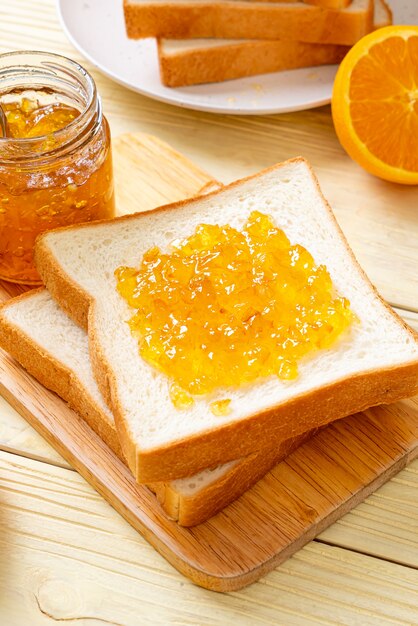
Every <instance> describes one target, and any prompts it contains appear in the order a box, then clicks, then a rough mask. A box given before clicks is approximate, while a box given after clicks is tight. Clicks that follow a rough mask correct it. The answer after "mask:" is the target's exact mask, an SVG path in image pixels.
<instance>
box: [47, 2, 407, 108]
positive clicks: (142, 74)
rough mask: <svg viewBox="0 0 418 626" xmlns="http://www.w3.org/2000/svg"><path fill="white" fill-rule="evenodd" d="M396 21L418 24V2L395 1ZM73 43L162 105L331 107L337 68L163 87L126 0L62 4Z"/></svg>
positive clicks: (151, 49)
mask: <svg viewBox="0 0 418 626" xmlns="http://www.w3.org/2000/svg"><path fill="white" fill-rule="evenodd" d="M389 3H390V5H391V7H392V9H393V11H394V22H395V23H398V24H418V0H389ZM58 11H59V14H60V17H61V22H62V26H63V28H64V30H65V32H66V34H67V36H68V37H69V39H70V41H71V42H72V43H73V44H74V45H75V47H76V48H78V49H79V50H80V52H81V53H82V54H83V55H84V56H85V57H86V58H87V59H89V60H90V61H91V62H92V63H93V64H94V65H95V66H96V67H98V69H99V70H101V71H102V72H103V73H104V74H106V75H107V76H109V77H110V78H112V79H113V80H115V81H116V82H118V83H121V84H122V85H125V86H126V87H129V89H133V90H134V91H138V92H139V93H142V94H145V95H146V96H149V97H151V98H155V99H156V100H162V101H163V102H169V103H171V104H175V105H177V106H181V107H186V108H190V109H198V110H201V111H210V112H212V113H233V114H236V115H244V114H245V115H260V114H264V113H286V112H289V111H299V110H301V109H309V108H312V107H316V106H321V105H322V104H327V103H328V102H329V101H330V99H331V92H332V84H333V81H334V76H335V72H336V70H337V66H325V67H318V68H306V69H299V70H292V71H289V72H277V73H275V74H265V75H262V76H255V77H250V78H240V79H238V80H231V81H226V82H223V83H214V84H210V85H197V86H194V87H177V88H175V89H170V88H168V87H164V85H162V84H161V82H160V77H159V71H158V61H157V50H156V44H155V41H154V40H153V39H142V40H139V41H130V40H129V39H128V38H127V37H126V34H125V25H124V20H123V12H122V0H58Z"/></svg>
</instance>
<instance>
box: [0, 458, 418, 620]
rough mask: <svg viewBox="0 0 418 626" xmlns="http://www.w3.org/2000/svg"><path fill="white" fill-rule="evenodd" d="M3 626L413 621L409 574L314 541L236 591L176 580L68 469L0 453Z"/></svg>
mask: <svg viewBox="0 0 418 626" xmlns="http://www.w3.org/2000/svg"><path fill="white" fill-rule="evenodd" d="M0 503H1V506H0V523H1V527H2V533H1V536H0V563H1V565H0V598H1V604H0V606H1V618H2V620H1V621H2V624H4V625H5V626H50V624H52V623H58V622H59V623H63V624H70V625H73V624H74V625H76V624H79V625H80V626H105V625H107V624H111V625H113V626H138V625H139V624H141V625H142V624H144V625H145V624H152V625H153V626H154V625H161V626H167V625H172V626H180V625H181V626H192V625H199V626H229V625H230V624H235V623H236V624H239V625H240V626H310V625H316V626H317V625H318V624H321V625H324V626H325V625H326V626H344V625H346V626H354V625H355V624H356V625H361V626H389V625H391V626H392V625H398V626H401V625H403V626H405V625H407V624H408V625H411V626H412V625H416V624H418V617H417V616H418V595H417V593H416V590H417V588H418V572H417V571H416V570H412V569H409V568H406V567H401V566H399V565H396V564H391V563H385V562H382V561H379V560H378V559H374V558H371V557H368V556H364V555H361V554H356V553H353V552H349V551H347V550H343V549H340V548H333V547H330V546H327V545H321V544H317V543H311V544H310V545H309V546H307V547H305V548H303V549H302V550H300V551H299V552H298V553H297V555H295V556H294V557H292V558H291V559H289V560H288V561H287V562H286V563H285V564H283V565H282V566H281V567H280V568H279V569H277V570H276V571H274V572H271V573H270V574H268V575H267V576H266V577H265V578H263V580H261V581H260V582H258V583H255V584H254V585H251V586H250V587H248V588H247V589H245V590H242V591H239V592H233V593H227V594H224V595H219V594H212V593H210V592H209V591H206V590H205V589H201V588H199V587H196V586H194V585H192V584H191V583H190V582H189V581H187V580H184V581H180V579H179V577H178V575H177V574H176V572H175V571H174V570H173V569H172V568H171V566H170V565H169V564H168V563H167V562H166V561H165V560H164V559H162V558H161V557H160V555H159V554H157V553H156V552H155V550H153V549H152V548H151V546H149V544H148V543H147V542H146V541H145V540H144V539H142V538H141V537H140V536H139V535H138V534H137V533H136V532H135V531H134V530H133V529H131V528H130V527H129V526H128V525H127V524H125V523H124V522H123V520H121V519H120V517H119V516H118V515H117V513H115V511H113V510H112V509H111V508H110V507H109V506H108V505H107V504H106V503H105V502H104V501H103V499H102V498H100V496H98V495H97V494H96V493H95V492H94V491H93V489H92V488H91V487H89V485H87V484H86V483H85V482H84V480H83V479H82V478H81V477H80V476H78V475H77V474H76V473H75V472H70V471H68V470H64V469H61V468H56V467H51V466H47V465H45V464H43V463H38V462H35V461H30V460H27V459H23V458H19V457H14V456H12V455H9V454H4V453H0Z"/></svg>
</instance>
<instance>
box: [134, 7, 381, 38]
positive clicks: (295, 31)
mask: <svg viewBox="0 0 418 626" xmlns="http://www.w3.org/2000/svg"><path fill="white" fill-rule="evenodd" d="M124 13H125V23H126V30H127V34H128V37H130V38H131V39H140V38H143V37H166V38H171V39H189V38H191V39H193V38H196V37H221V38H228V39H229V38H230V39H275V40H277V39H286V40H293V41H305V42H311V43H333V44H340V45H346V46H351V45H353V44H354V43H356V41H358V40H359V39H360V38H361V37H363V36H364V35H366V34H367V33H369V32H370V31H371V30H372V29H373V0H353V1H352V3H351V4H350V5H349V6H347V7H346V8H344V9H340V10H337V9H334V8H324V7H322V6H315V5H311V4H305V3H304V2H291V1H290V2H252V1H249V0H219V1H218V2H212V1H211V0H124Z"/></svg>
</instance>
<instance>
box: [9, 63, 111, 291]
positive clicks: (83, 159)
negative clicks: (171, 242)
mask: <svg viewBox="0 0 418 626" xmlns="http://www.w3.org/2000/svg"><path fill="white" fill-rule="evenodd" d="M0 104H1V107H2V109H3V112H4V116H5V118H6V135H4V134H3V136H0V279H2V280H7V281H11V282H15V283H24V284H29V285H35V284H38V283H39V282H40V279H39V276H38V274H37V272H36V269H35V266H34V261H33V248H34V243H35V239H36V237H37V235H38V234H39V233H41V232H43V231H45V230H50V229H52V228H57V227H59V226H66V225H69V224H74V223H78V222H87V221H91V220H97V219H105V218H110V217H113V215H114V210H115V206H114V192H113V173H112V156H111V148H110V132H109V126H108V123H107V121H106V118H105V117H104V116H103V113H102V108H101V102H100V98H99V96H98V94H97V90H96V86H95V83H94V81H93V79H92V77H91V76H90V74H89V73H88V72H86V70H84V69H83V68H82V67H81V66H80V65H78V64H77V63H75V62H74V61H71V60H69V59H67V58H65V57H62V56H59V55H55V54H47V53H43V52H14V53H10V54H3V55H0ZM0 135H1V131H0Z"/></svg>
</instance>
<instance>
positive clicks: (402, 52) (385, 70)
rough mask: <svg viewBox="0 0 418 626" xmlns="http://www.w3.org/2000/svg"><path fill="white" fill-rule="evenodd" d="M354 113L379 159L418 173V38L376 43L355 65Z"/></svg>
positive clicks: (361, 134) (365, 140) (362, 137)
mask: <svg viewBox="0 0 418 626" xmlns="http://www.w3.org/2000/svg"><path fill="white" fill-rule="evenodd" d="M349 98H350V117H351V120H352V124H353V127H354V130H355V132H356V134H357V135H358V137H359V139H360V141H361V142H363V143H364V145H365V146H366V147H367V149H368V150H369V151H370V152H371V153H372V154H373V155H374V156H376V157H377V158H378V159H380V160H381V161H383V162H384V163H387V164H388V165H391V166H393V167H397V168H402V169H404V170H407V171H411V172H418V149H417V142H418V37H414V36H411V37H409V38H408V39H404V38H402V37H390V38H388V39H386V40H384V41H382V42H380V43H376V44H374V45H373V46H372V47H371V48H370V49H369V50H368V53H367V56H364V57H362V58H361V59H360V60H359V61H358V63H357V64H356V65H355V67H354V68H353V71H352V73H351V78H350V91H349Z"/></svg>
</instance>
